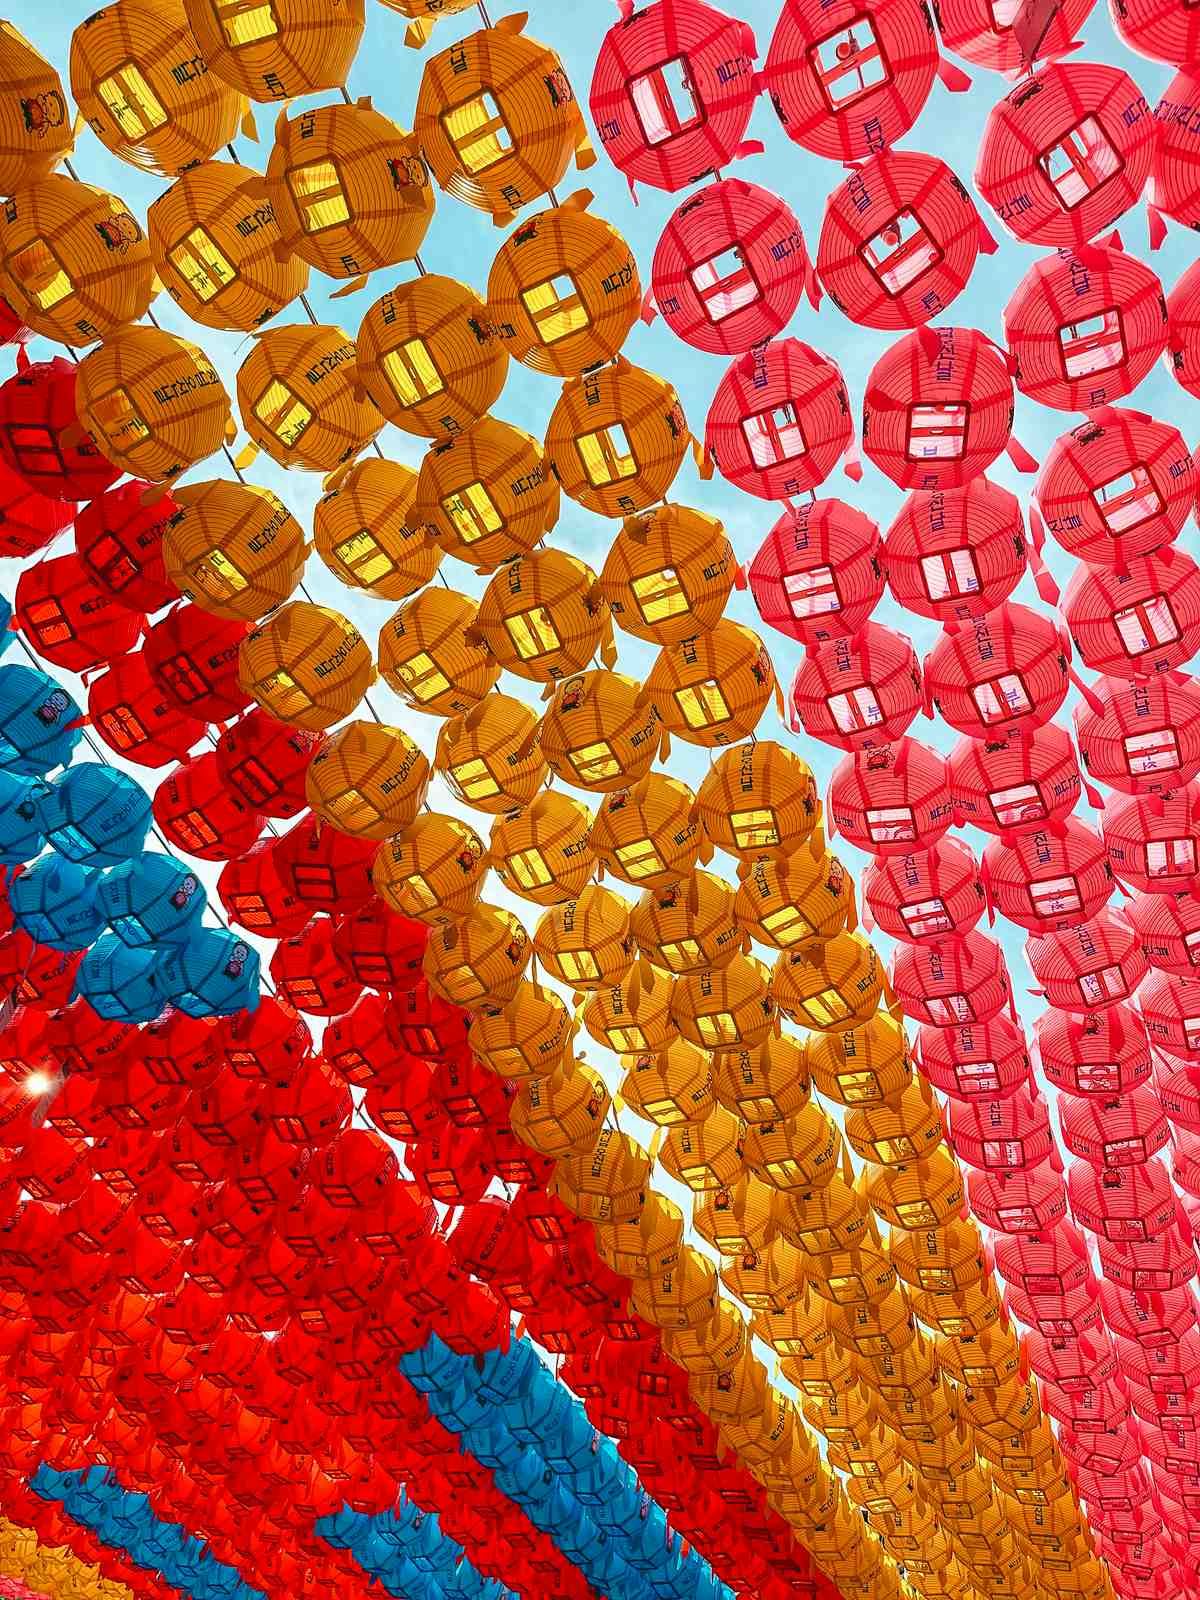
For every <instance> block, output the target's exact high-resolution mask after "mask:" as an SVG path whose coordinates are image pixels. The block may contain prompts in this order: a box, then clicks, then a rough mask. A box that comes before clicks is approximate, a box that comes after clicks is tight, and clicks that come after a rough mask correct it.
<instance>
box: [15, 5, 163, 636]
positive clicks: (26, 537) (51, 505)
mask: <svg viewBox="0 0 1200 1600" xmlns="http://www.w3.org/2000/svg"><path fill="white" fill-rule="evenodd" d="M2 45H3V36H2V33H0V47H2ZM0 440H2V435H0ZM0 449H3V443H2V442H0ZM139 487H140V486H139ZM101 498H103V497H101ZM85 509H90V508H85ZM80 514H81V515H82V512H81V513H80ZM71 517H72V508H70V507H68V506H66V505H64V504H63V503H62V502H61V501H59V500H51V499H49V498H48V497H47V496H46V495H44V494H39V493H38V491H37V490H36V489H34V488H31V487H30V485H29V484H28V483H26V481H25V480H24V478H20V477H18V476H17V474H16V473H15V472H13V471H12V469H11V468H10V467H8V466H6V465H5V464H4V462H3V461H0V556H13V557H16V559H17V560H24V559H25V558H26V557H28V556H31V555H35V554H36V553H37V551H39V550H44V549H45V548H46V546H47V545H48V544H51V543H53V541H54V539H55V538H56V537H57V535H58V534H60V533H61V532H62V530H63V529H64V528H66V527H69V526H70V523H71ZM76 532H77V538H78V529H77V530H76ZM76 548H77V549H78V544H77V546H76ZM79 553H80V555H81V556H83V555H84V552H83V551H82V550H80V552H79ZM84 559H85V561H86V557H84ZM92 575H93V577H94V578H95V579H96V581H97V583H99V584H100V586H101V588H107V587H108V585H106V584H105V583H104V582H103V579H102V577H101V575H100V574H99V573H97V572H93V574H92ZM133 609H138V610H150V609H152V608H151V607H149V606H138V607H135V608H133Z"/></svg>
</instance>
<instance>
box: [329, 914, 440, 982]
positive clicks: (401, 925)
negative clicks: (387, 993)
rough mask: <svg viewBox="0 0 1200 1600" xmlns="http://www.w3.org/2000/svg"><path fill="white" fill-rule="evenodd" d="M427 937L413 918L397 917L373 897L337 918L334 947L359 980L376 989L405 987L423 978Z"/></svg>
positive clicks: (344, 963)
mask: <svg viewBox="0 0 1200 1600" xmlns="http://www.w3.org/2000/svg"><path fill="white" fill-rule="evenodd" d="M428 937H429V935H428V933H427V932H426V931H425V929H424V928H423V927H422V926H421V925H420V924H419V923H418V922H417V921H416V920H415V919H414V918H411V917H405V916H398V915H397V914H396V913H395V912H394V911H390V910H389V909H388V908H387V907H386V906H384V905H382V904H381V903H380V902H379V901H378V900H371V901H369V902H368V903H367V904H366V905H365V906H361V907H359V909H358V910H356V911H353V912H351V913H349V914H348V915H347V916H344V917H340V918H339V919H338V922H337V925H336V927H335V928H334V933H333V948H334V949H335V951H336V952H337V954H338V957H339V959H340V960H341V962H342V963H343V965H344V966H345V967H346V968H347V970H348V971H349V972H350V973H351V974H352V975H353V976H354V977H355V978H356V979H357V980H358V982H359V983H362V984H364V985H366V986H367V987H368V988H373V989H403V988H405V987H409V988H411V987H412V986H413V985H414V984H416V983H417V981H418V980H419V978H420V975H421V953H422V951H423V950H424V948H425V943H426V940H427V939H428Z"/></svg>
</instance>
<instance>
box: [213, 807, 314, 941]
mask: <svg viewBox="0 0 1200 1600" xmlns="http://www.w3.org/2000/svg"><path fill="white" fill-rule="evenodd" d="M258 820H259V821H261V818H260V819H258ZM217 895H218V897H219V899H220V901H221V904H222V905H223V906H224V907H225V913H226V915H227V916H228V918H229V920H230V922H236V923H237V925H238V926H239V927H241V928H246V929H247V930H248V931H249V932H250V933H256V934H259V935H260V936H261V937H263V938H267V939H287V938H290V937H291V935H292V934H294V933H299V932H300V930H301V929H302V928H303V927H305V926H306V924H307V923H308V920H309V918H310V917H311V916H312V907H311V906H309V905H306V904H305V903H304V902H303V901H301V900H297V898H296V896H295V895H294V894H293V892H292V891H291V889H289V888H288V886H287V884H286V883H285V882H284V881H283V878H282V876H281V875H280V871H279V863H278V862H277V860H276V858H275V840H274V839H263V840H260V841H259V843H258V844H255V845H251V847H250V849H249V850H247V851H246V853H245V854H244V855H241V856H236V857H235V858H234V859H233V860H232V861H229V862H227V863H226V864H225V866H224V867H222V869H221V875H220V877H219V878H218V879H217Z"/></svg>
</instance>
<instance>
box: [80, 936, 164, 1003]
mask: <svg viewBox="0 0 1200 1600" xmlns="http://www.w3.org/2000/svg"><path fill="white" fill-rule="evenodd" d="M160 961H161V954H160V952H159V951H158V950H156V949H145V950H130V949H129V948H128V947H127V946H126V945H124V944H123V943H122V942H121V940H120V939H118V938H116V937H115V936H113V935H110V934H102V935H101V936H100V938H99V939H97V940H96V942H95V944H93V945H92V946H91V947H90V949H89V950H88V951H87V953H86V954H85V955H84V958H83V961H82V962H81V963H80V966H79V971H78V972H77V973H76V976H75V993H76V994H77V995H79V996H80V997H81V998H82V999H84V1000H86V1001H87V1002H88V1004H89V1005H90V1006H91V1007H92V1009H93V1010H94V1011H96V1012H98V1013H99V1015H100V1016H102V1017H107V1018H109V1019H110V1020H114V1021H121V1022H150V1021H152V1020H153V1019H154V1018H155V1017H156V1016H158V1014H159V1012H160V1011H161V1010H162V1008H163V1006H164V1004H165V1003H166V996H165V995H164V993H163V991H162V989H161V988H160V987H159V986H158V984H157V983H156V981H155V980H156V975H157V973H158V968H159V965H160Z"/></svg>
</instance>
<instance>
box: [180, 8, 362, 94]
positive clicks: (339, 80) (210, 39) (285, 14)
mask: <svg viewBox="0 0 1200 1600" xmlns="http://www.w3.org/2000/svg"><path fill="white" fill-rule="evenodd" d="M184 4H185V6H186V9H187V18H188V22H189V24H190V25H191V28H192V31H193V32H194V33H195V35H196V40H197V42H198V44H199V46H200V54H201V56H202V57H203V59H204V60H205V62H207V64H208V69H209V71H210V72H213V73H215V74H217V75H218V77H220V78H221V79H222V80H223V81H224V82H226V83H228V84H231V85H232V86H233V87H234V88H235V89H238V90H240V91H241V93H242V94H246V95H249V96H250V98H251V100H258V101H264V100H266V101H269V100H294V99H296V98H297V97H298V96H301V95H307V94H314V93H316V92H317V91H318V90H320V89H337V88H340V87H341V86H342V85H343V84H344V83H345V81H346V78H347V76H348V75H349V72H350V64H351V62H352V61H353V60H354V55H355V52H356V51H357V49H358V45H359V41H360V40H361V38H362V33H363V26H364V5H363V0H340V3H339V4H337V5H335V6H334V7H333V8H332V10H330V11H321V12H320V13H314V12H313V11H312V10H311V9H310V7H309V6H308V5H307V4H306V0H271V16H270V25H269V26H267V25H262V24H258V23H257V22H256V23H255V24H254V25H252V26H247V25H245V24H244V23H242V22H240V21H239V19H238V17H237V14H236V13H235V14H234V15H233V16H232V17H231V16H230V15H229V13H228V8H227V7H226V6H225V5H223V4H222V0H184Z"/></svg>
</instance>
